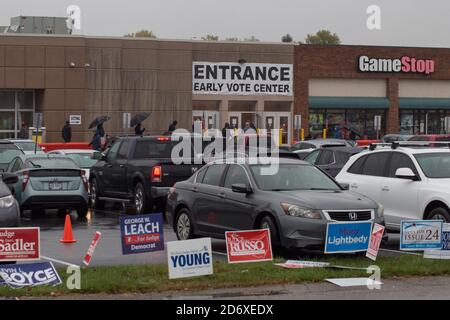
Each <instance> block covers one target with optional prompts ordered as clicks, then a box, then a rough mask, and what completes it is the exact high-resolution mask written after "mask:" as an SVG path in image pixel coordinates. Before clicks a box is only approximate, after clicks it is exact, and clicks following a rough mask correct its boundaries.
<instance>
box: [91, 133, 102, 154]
mask: <svg viewBox="0 0 450 320" xmlns="http://www.w3.org/2000/svg"><path fill="white" fill-rule="evenodd" d="M89 145H90V146H92V149H93V150H97V151H102V139H101V137H100V131H99V130H98V129H97V130H95V133H94V136H93V137H92V140H91V142H89Z"/></svg>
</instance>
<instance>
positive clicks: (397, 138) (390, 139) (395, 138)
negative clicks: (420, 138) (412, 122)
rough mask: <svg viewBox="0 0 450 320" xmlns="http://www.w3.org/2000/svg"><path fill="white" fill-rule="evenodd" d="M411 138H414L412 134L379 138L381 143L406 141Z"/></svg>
mask: <svg viewBox="0 0 450 320" xmlns="http://www.w3.org/2000/svg"><path fill="white" fill-rule="evenodd" d="M412 137H414V136H413V135H412V134H386V135H384V136H383V137H382V138H381V142H384V143H391V142H395V141H408V140H409V139H411V138H412Z"/></svg>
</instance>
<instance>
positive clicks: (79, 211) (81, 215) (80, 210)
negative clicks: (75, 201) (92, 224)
mask: <svg viewBox="0 0 450 320" xmlns="http://www.w3.org/2000/svg"><path fill="white" fill-rule="evenodd" d="M87 213H88V207H87V206H83V207H78V208H77V215H78V218H86V216H87Z"/></svg>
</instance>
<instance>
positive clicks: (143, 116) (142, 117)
mask: <svg viewBox="0 0 450 320" xmlns="http://www.w3.org/2000/svg"><path fill="white" fill-rule="evenodd" d="M148 117H150V112H141V113H138V114H136V115H135V116H134V117H133V118H131V120H130V126H132V127H134V126H137V125H138V124H139V123H141V122H142V121H144V120H145V119H147V118H148Z"/></svg>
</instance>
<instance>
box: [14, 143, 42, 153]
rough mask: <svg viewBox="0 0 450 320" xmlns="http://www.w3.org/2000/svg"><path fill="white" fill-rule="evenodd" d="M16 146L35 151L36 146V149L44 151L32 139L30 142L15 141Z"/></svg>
mask: <svg viewBox="0 0 450 320" xmlns="http://www.w3.org/2000/svg"><path fill="white" fill-rule="evenodd" d="M14 144H15V145H16V146H18V147H19V148H20V149H22V150H23V151H34V148H35V147H36V151H42V149H41V147H39V145H38V146H35V145H36V144H35V143H34V142H32V141H30V142H14Z"/></svg>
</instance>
